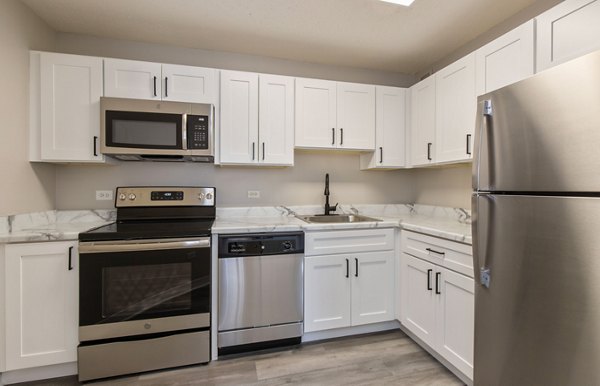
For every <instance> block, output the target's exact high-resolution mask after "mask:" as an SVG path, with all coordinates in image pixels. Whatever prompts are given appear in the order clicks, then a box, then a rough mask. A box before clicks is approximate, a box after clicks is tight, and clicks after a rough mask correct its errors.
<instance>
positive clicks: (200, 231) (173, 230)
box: [79, 220, 214, 241]
mask: <svg viewBox="0 0 600 386" xmlns="http://www.w3.org/2000/svg"><path fill="white" fill-rule="evenodd" d="M213 222H214V220H198V221H196V220H175V221H138V222H124V223H118V222H114V223H112V224H108V225H104V226H101V227H98V228H95V229H92V230H89V231H87V232H83V233H81V234H80V235H79V240H80V241H108V240H133V239H163V238H164V239H166V238H176V237H177V238H180V237H181V238H183V237H201V236H210V228H211V227H212V224H213Z"/></svg>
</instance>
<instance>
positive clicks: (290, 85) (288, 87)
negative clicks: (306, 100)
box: [258, 75, 294, 166]
mask: <svg viewBox="0 0 600 386" xmlns="http://www.w3.org/2000/svg"><path fill="white" fill-rule="evenodd" d="M259 79H260V85H259V103H258V109H259V114H258V117H259V118H258V133H259V139H260V147H259V152H258V153H259V155H260V157H259V162H260V163H262V164H265V165H290V166H292V165H294V78H290V77H287V76H276V75H260V76H259Z"/></svg>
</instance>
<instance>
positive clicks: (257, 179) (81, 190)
mask: <svg viewBox="0 0 600 386" xmlns="http://www.w3.org/2000/svg"><path fill="white" fill-rule="evenodd" d="M325 173H329V174H330V191H331V196H330V199H331V204H335V203H336V202H340V203H353V204H362V203H373V204H377V203H380V204H384V203H406V202H412V201H413V196H414V191H413V181H414V177H413V171H411V170H401V171H386V172H383V171H360V170H359V156H358V155H357V154H348V153H341V154H338V153H332V152H300V151H296V160H295V166H294V167H291V168H289V167H288V168H249V167H230V166H228V167H219V166H214V165H211V164H196V163H175V164H173V163H165V162H157V163H151V162H121V163H119V165H118V166H76V165H71V166H57V180H56V187H57V190H56V206H57V209H84V208H112V207H113V202H112V201H95V190H97V189H101V190H105V189H106V190H110V189H114V188H115V187H117V186H127V185H167V186H168V185H199V186H215V187H216V188H217V197H218V198H217V202H218V205H219V206H221V207H226V206H263V205H307V204H323V203H324V196H323V191H324V183H325ZM248 190H259V191H260V198H259V199H248V198H247V195H248Z"/></svg>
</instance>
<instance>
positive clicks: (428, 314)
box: [400, 231, 475, 379]
mask: <svg viewBox="0 0 600 386" xmlns="http://www.w3.org/2000/svg"><path fill="white" fill-rule="evenodd" d="M401 243H402V254H401V257H400V261H401V262H400V272H401V284H400V310H401V312H400V323H401V324H402V325H403V326H404V328H406V329H407V330H408V331H410V332H411V333H412V334H414V336H416V337H417V338H418V339H419V340H420V341H421V343H423V344H425V345H426V346H427V347H428V348H429V349H431V350H433V351H435V352H437V353H438V354H439V355H441V356H442V357H443V358H444V359H446V360H447V361H448V362H449V363H450V364H452V365H453V366H454V367H455V368H456V369H458V370H459V371H460V372H461V373H463V374H464V375H465V376H467V377H468V378H469V379H473V342H474V331H475V330H474V323H475V296H474V293H475V283H474V281H473V278H472V275H473V270H472V262H471V261H472V257H471V254H470V249H471V247H470V246H468V245H465V244H460V243H456V242H452V241H447V240H442V239H438V238H435V237H431V236H427V235H421V234H419V233H414V232H410V231H402V241H401ZM448 267H452V268H455V269H457V270H458V271H455V270H454V269H450V268H448ZM464 273H468V274H464Z"/></svg>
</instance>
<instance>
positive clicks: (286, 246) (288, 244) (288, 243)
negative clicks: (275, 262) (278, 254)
mask: <svg viewBox="0 0 600 386" xmlns="http://www.w3.org/2000/svg"><path fill="white" fill-rule="evenodd" d="M282 247H283V250H285V251H289V250H290V249H292V242H291V241H284V242H283V244H282Z"/></svg>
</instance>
